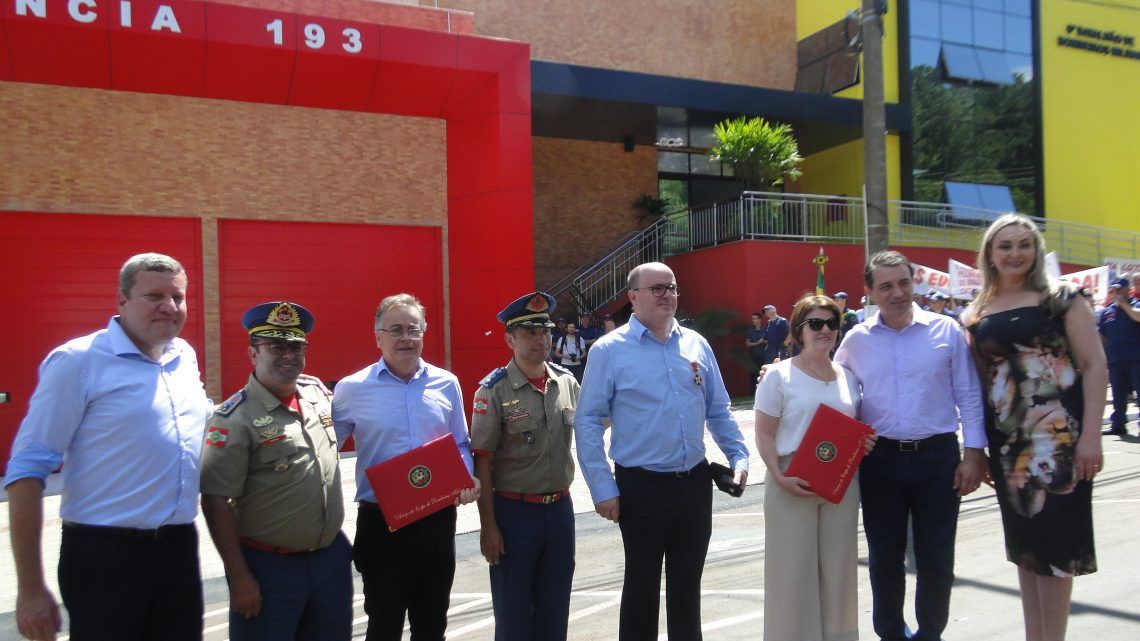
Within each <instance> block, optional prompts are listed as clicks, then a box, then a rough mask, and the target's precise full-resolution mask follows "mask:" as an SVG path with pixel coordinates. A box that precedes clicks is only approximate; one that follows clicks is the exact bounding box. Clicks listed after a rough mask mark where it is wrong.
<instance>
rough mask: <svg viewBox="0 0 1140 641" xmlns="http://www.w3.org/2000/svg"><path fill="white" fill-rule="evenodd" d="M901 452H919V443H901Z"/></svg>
mask: <svg viewBox="0 0 1140 641" xmlns="http://www.w3.org/2000/svg"><path fill="white" fill-rule="evenodd" d="M899 451H900V452H917V451H918V441H899Z"/></svg>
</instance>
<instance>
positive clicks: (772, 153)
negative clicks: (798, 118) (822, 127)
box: [709, 116, 803, 191]
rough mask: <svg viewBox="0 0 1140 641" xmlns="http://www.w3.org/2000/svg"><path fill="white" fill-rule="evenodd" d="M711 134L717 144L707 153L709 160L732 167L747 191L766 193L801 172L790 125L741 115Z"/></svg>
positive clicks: (799, 159)
mask: <svg viewBox="0 0 1140 641" xmlns="http://www.w3.org/2000/svg"><path fill="white" fill-rule="evenodd" d="M713 135H714V136H715V137H716V145H715V146H713V148H712V149H710V150H709V158H711V159H712V160H716V161H720V162H725V163H728V164H729V165H731V166H732V169H733V173H734V175H735V176H736V179H737V180H739V181H740V182H742V183H744V186H745V188H746V189H753V190H757V191H767V190H769V189H771V188H772V187H773V186H775V185H779V184H781V183H783V182H784V179H785V178H787V179H789V180H795V179H797V178H799V177H800V176H801V175H802V173H803V172H801V171H800V163H801V162H803V158H802V157H801V156H800V150H799V145H797V144H796V138H795V136H794V135H793V133H792V127H791V125H787V124H778V125H774V124H772V123H770V122H768V121H766V120H764V119H763V118H759V117H757V118H750V119H749V118H745V117H744V116H741V117H739V118H736V119H731V118H730V119H728V120H725V121H724V122H719V123H717V124H715V125H713Z"/></svg>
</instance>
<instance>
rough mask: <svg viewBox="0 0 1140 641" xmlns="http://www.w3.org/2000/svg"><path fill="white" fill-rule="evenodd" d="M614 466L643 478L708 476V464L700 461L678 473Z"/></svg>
mask: <svg viewBox="0 0 1140 641" xmlns="http://www.w3.org/2000/svg"><path fill="white" fill-rule="evenodd" d="M615 466H616V467H620V468H621V469H623V470H625V471H627V472H633V473H635V474H644V475H645V476H655V477H658V478H671V479H684V478H688V477H690V476H692V475H694V474H696V473H698V472H704V473H705V474H706V476H707V474H708V472H707V470H708V468H709V462H708V461H701V462H700V463H697V464H696V465H694V466H693V467H691V468H689V469H687V470H682V471H680V472H658V471H656V470H647V469H645V468H644V467H625V466H624V465H617V464H616V463H615Z"/></svg>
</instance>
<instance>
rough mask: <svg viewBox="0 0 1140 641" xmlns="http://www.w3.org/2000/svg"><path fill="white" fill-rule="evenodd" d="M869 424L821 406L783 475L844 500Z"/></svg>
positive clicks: (829, 497) (823, 495)
mask: <svg viewBox="0 0 1140 641" xmlns="http://www.w3.org/2000/svg"><path fill="white" fill-rule="evenodd" d="M874 433H875V430H874V429H872V428H871V426H870V425H867V424H866V423H863V422H860V421H858V420H855V419H853V418H851V417H850V416H847V415H845V414H843V413H842V412H840V411H838V410H835V409H832V408H830V407H828V406H827V405H822V404H821V405H820V406H819V409H817V410H816V412H815V416H814V417H812V419H811V424H810V425H808V429H807V433H805V434H804V440H803V441H801V442H800V446H799V448H798V449H797V450H796V453H795V455H793V456H792V462H791V463H790V464H789V465H788V469H787V471H786V472H784V474H785V475H786V476H796V477H799V478H801V479H804V480H805V481H808V482H809V483H811V488H810V489H811V491H812V492H815V493H816V494H817V495H819V496H820V497H821V498H823V499H826V500H828V501H831V502H832V503H835V504H836V505H838V504H839V502H840V501H842V500H843V495H844V494H846V493H847V487H848V486H849V485H851V479H853V478H855V473H856V472H858V471H859V462H860V461H862V460H863V439H865V438H866V437H867V436H870V435H872V434H874Z"/></svg>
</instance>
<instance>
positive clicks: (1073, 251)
mask: <svg viewBox="0 0 1140 641" xmlns="http://www.w3.org/2000/svg"><path fill="white" fill-rule="evenodd" d="M887 209H888V218H889V219H890V221H891V223H890V230H889V234H890V243H891V245H894V246H904V247H941V248H951V249H963V250H967V251H974V250H976V249H977V248H978V243H979V242H980V239H981V235H982V232H983V231H984V230H985V228H986V225H988V224H989V222H990V221H992V220H993V219H994V218H996V217H997V216H999V215H1000V214H1001V213H1002V212H995V211H989V210H983V209H973V208H968V207H960V206H955V207H953V208H951V207H950V206H949V205H946V204H940V203H924V202H911V201H889V202H888V203H887ZM864 216H865V210H864V203H863V199H862V198H849V197H843V196H821V195H815V194H782V193H776V192H744V194H742V195H741V196H740V198H738V199H735V200H730V201H725V202H721V203H715V204H713V205H710V206H707V207H700V208H696V209H689V210H685V211H680V212H676V213H673V214H669V215H667V216H665V217H663V218H661V219H658V220H657V221H656V222H655V223H653V224H652V225H650V226H649V227H647V228H645V229H644V230H642V231H640V232H635V233H633V234H630V235H629V236H627V237H626V238H625V239H623V241H622V242H621V243H620V244H619V245H618V247H616V248H615V249H614V250H613V251H611V252H610V253H609V254H607V255H606V256H605V257H603V258H602V259H600V260H598V261H596V262H595V263H593V264H590V265H586V266H583V267H582V268H580V269H578V270H575V271H574V272H572V273H571V274H568V275H567V276H566V277H565V278H563V279H562V280H561V281H559V282H558V283H556V284H555V285H554V286H552V287H551V288H550V289H549V290H548V291H550V292H551V293H552V294H554V295H556V296H557V295H560V294H562V293H564V292H566V291H569V292H570V293H571V295H572V298H573V299H574V303H575V305H576V306H577V307H578V309H580V310H590V311H596V310H598V309H601V308H602V307H604V306H605V305H607V304H608V303H610V302H611V301H613V300H615V299H617V298H618V296H619V295H620V294H621V293H622V291H623V290H624V289H625V278H626V274H628V273H629V270H630V269H632V268H633V267H635V266H636V265H638V264H640V263H644V262H648V261H655V260H660V259H661V258H662V257H664V256H672V255H676V254H683V253H686V252H690V251H693V250H695V249H701V248H703V247H712V246H716V245H721V244H725V243H730V242H737V241H741V240H783V241H800V242H813V243H833V244H852V245H861V244H863V239H864V231H865V224H864V220H865V218H864ZM1033 220H1034V221H1036V222H1037V224H1038V225H1039V226H1041V229H1042V231H1043V233H1044V234H1045V239H1046V246H1047V247H1048V249H1049V250H1050V251H1055V252H1057V256H1058V258H1059V260H1060V261H1061V262H1066V263H1075V264H1080V265H1099V264H1102V262H1103V261H1104V259H1105V258H1106V257H1113V258H1137V257H1140V233H1138V232H1136V231H1127V230H1119V229H1108V228H1104V227H1095V226H1093V225H1085V224H1082V223H1074V222H1068V221H1062V220H1047V219H1044V218H1033Z"/></svg>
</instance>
